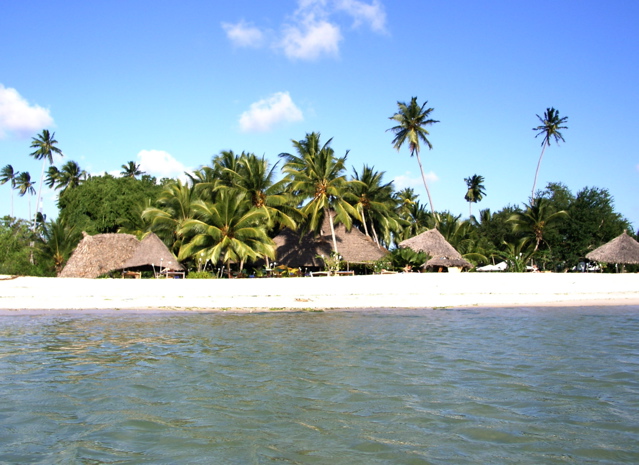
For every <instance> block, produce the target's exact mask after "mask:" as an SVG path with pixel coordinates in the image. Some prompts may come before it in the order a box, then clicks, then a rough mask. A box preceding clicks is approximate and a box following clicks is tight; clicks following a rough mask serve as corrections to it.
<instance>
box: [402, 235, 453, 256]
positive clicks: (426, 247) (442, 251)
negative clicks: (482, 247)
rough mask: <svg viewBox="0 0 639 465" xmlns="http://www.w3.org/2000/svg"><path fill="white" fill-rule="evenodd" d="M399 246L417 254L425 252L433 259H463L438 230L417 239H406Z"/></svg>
mask: <svg viewBox="0 0 639 465" xmlns="http://www.w3.org/2000/svg"><path fill="white" fill-rule="evenodd" d="M399 246H400V247H408V248H409V249H413V250H414V251H415V252H425V253H426V254H427V255H430V256H431V257H433V258H435V257H445V258H462V256H461V254H460V253H459V252H457V251H456V250H455V248H454V247H453V246H452V245H450V244H449V243H448V241H447V240H446V239H444V236H442V233H440V232H439V231H437V230H436V229H429V230H428V231H425V232H423V233H421V234H418V235H417V236H415V237H411V238H410V239H406V240H405V241H402V242H400V243H399Z"/></svg>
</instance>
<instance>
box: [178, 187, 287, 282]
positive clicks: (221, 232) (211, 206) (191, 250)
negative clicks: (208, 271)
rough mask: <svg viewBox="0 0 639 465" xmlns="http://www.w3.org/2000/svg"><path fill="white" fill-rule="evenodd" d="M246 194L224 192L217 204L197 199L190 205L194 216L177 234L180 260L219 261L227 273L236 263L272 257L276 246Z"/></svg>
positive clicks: (262, 212) (263, 215) (261, 213)
mask: <svg viewBox="0 0 639 465" xmlns="http://www.w3.org/2000/svg"><path fill="white" fill-rule="evenodd" d="M247 197H248V196H247V194H246V192H241V191H238V190H235V189H224V190H222V191H220V193H219V195H218V196H217V201H216V202H215V203H213V202H205V201H203V200H197V201H195V202H194V203H193V210H194V213H195V215H194V217H193V218H192V219H189V220H187V221H185V222H184V223H183V224H182V227H181V228H180V229H179V231H178V234H180V235H181V236H184V237H185V238H188V239H185V241H184V243H183V244H182V246H181V247H180V251H179V254H178V259H179V260H186V259H189V258H193V257H201V258H202V259H203V260H211V262H212V263H217V262H218V261H222V262H223V263H224V265H225V267H226V268H227V270H229V277H230V264H231V263H238V264H239V270H240V271H242V269H243V268H244V263H246V262H247V261H254V260H256V259H259V258H266V257H268V258H271V259H272V258H274V257H275V244H274V243H273V240H272V239H270V238H269V237H268V234H267V233H266V228H265V226H266V221H267V217H266V213H265V210H263V209H255V208H252V205H251V202H250V201H249V199H248V198H247Z"/></svg>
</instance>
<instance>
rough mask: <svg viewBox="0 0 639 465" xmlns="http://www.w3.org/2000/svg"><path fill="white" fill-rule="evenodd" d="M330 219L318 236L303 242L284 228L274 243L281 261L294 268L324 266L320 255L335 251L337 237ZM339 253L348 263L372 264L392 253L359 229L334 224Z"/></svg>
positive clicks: (293, 232) (305, 238)
mask: <svg viewBox="0 0 639 465" xmlns="http://www.w3.org/2000/svg"><path fill="white" fill-rule="evenodd" d="M329 221H330V219H329V218H328V216H326V217H325V218H324V222H323V223H322V229H321V232H320V234H319V235H318V236H314V235H313V234H312V233H309V234H306V235H304V237H302V238H301V239H300V236H299V234H298V233H297V232H295V231H291V230H290V229H284V230H283V231H282V232H280V234H278V235H277V236H276V237H275V238H274V239H273V241H274V242H275V247H276V257H277V262H278V263H282V264H284V265H287V266H290V267H300V266H309V267H321V266H324V262H323V261H322V259H321V258H318V256H321V255H324V256H327V257H328V256H329V255H330V254H331V252H332V251H333V237H332V235H331V225H330V223H329ZM334 229H335V240H336V241H337V251H338V252H339V254H340V255H341V256H342V259H343V260H344V261H345V262H347V263H370V262H374V261H376V260H378V259H380V258H382V257H384V256H385V255H386V254H387V253H388V250H386V249H385V248H384V247H380V246H378V245H377V244H375V242H374V241H373V240H372V239H371V238H370V237H368V236H366V235H365V234H364V233H362V232H361V231H359V230H358V229H357V228H351V230H350V231H347V230H346V228H345V227H344V225H343V224H338V225H334Z"/></svg>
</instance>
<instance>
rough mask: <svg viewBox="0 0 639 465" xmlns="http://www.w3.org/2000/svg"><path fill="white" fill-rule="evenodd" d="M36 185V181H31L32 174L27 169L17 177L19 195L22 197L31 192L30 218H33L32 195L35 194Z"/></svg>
mask: <svg viewBox="0 0 639 465" xmlns="http://www.w3.org/2000/svg"><path fill="white" fill-rule="evenodd" d="M34 185H35V183H33V182H31V175H30V174H29V173H27V172H26V171H23V172H22V173H20V174H19V175H18V176H17V177H16V189H18V195H20V197H24V196H25V194H29V218H31V196H32V195H33V194H35V188H34V187H33V186H34ZM34 225H35V222H34Z"/></svg>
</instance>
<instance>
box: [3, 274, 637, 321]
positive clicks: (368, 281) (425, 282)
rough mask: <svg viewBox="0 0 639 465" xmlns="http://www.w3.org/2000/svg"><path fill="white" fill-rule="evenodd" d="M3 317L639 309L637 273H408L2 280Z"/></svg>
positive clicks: (29, 278)
mask: <svg viewBox="0 0 639 465" xmlns="http://www.w3.org/2000/svg"><path fill="white" fill-rule="evenodd" d="M0 278H4V279H0V316H6V315H50V314H111V313H114V314H124V313H136V314H143V313H147V314H152V313H158V314H159V313H196V312H199V313H212V312H230V313H253V312H276V311H279V312H299V311H309V312H311V311H319V310H322V311H367V310H368V311H371V310H374V309H377V310H380V309H386V310H391V309H397V310H401V309H404V310H408V309H425V310H427V309H442V308H459V309H462V308H474V309H479V308H483V309H486V308H505V307H518V308H521V307H526V308H531V307H535V308H536V307H558V306H562V307H569V306H580V307H602V306H607V307H612V306H626V307H627V306H638V307H639V274H577V273H574V274H572V273H571V274H563V273H562V274H554V273H499V274H479V273H460V274H452V273H450V274H449V273H405V274H402V273H400V274H395V275H367V276H340V277H316V278H255V279H232V280H228V279H211V280H184V279H168V280H166V279H157V280H156V279H143V280H135V279H82V278H34V277H18V278H15V279H6V278H7V277H0Z"/></svg>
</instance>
